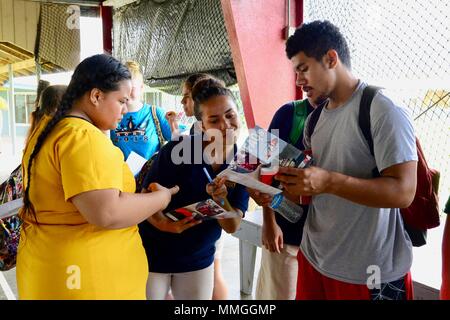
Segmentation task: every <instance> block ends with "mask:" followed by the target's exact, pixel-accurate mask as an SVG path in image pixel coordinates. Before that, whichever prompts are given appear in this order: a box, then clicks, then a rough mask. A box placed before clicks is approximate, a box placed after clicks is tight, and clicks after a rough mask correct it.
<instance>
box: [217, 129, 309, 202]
mask: <svg viewBox="0 0 450 320" xmlns="http://www.w3.org/2000/svg"><path fill="white" fill-rule="evenodd" d="M311 162H312V158H311V156H309V155H307V154H306V153H305V152H302V151H300V150H298V149H297V148H295V147H294V146H292V145H291V144H289V143H287V142H286V141H283V140H281V139H280V138H279V137H277V136H276V135H274V134H272V133H269V132H267V131H266V130H264V129H262V128H261V127H258V126H256V127H255V128H254V129H251V130H250V131H249V136H248V138H247V140H246V141H245V143H244V145H243V146H242V147H241V148H240V149H239V150H238V152H237V153H236V155H235V157H234V159H233V161H232V162H231V163H230V165H229V167H228V168H227V169H225V170H224V171H222V172H221V173H220V174H219V175H218V176H219V177H220V176H226V177H227V178H228V180H230V181H233V182H236V183H239V184H242V185H244V186H246V187H249V188H252V189H255V190H258V191H260V192H262V193H266V194H270V195H276V194H278V193H280V192H282V190H281V189H280V188H279V183H278V182H277V181H276V180H273V179H272V178H273V176H275V175H276V173H277V172H278V168H279V167H296V168H306V167H308V166H309V165H310V164H311ZM269 175H270V176H271V177H269ZM267 179H269V180H270V183H267V181H266V180H267ZM261 180H263V181H261Z"/></svg>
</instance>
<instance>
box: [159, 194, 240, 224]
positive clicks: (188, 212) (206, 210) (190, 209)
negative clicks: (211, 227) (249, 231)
mask: <svg viewBox="0 0 450 320" xmlns="http://www.w3.org/2000/svg"><path fill="white" fill-rule="evenodd" d="M165 215H166V216H167V217H168V218H170V219H172V220H173V221H179V220H182V219H184V218H187V217H191V216H193V217H194V218H195V219H198V220H209V219H227V218H238V217H240V215H239V214H238V213H237V212H230V211H226V210H225V209H224V208H222V207H221V206H219V205H218V204H217V203H216V202H215V201H214V200H212V199H207V200H205V201H200V202H197V203H194V204H191V205H188V206H186V207H183V208H178V209H175V210H172V211H169V212H166V213H165Z"/></svg>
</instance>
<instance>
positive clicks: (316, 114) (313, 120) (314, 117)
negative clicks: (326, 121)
mask: <svg viewBox="0 0 450 320" xmlns="http://www.w3.org/2000/svg"><path fill="white" fill-rule="evenodd" d="M327 104H328V101H327V102H324V103H321V104H320V105H319V106H317V108H316V109H314V111H313V112H311V115H310V116H309V121H308V126H307V127H306V132H305V134H306V136H308V137H309V140H310V141H311V137H312V134H313V133H314V129H315V128H316V124H317V121H319V118H320V114H321V113H322V110H323V108H324V107H325V106H326V105H327Z"/></svg>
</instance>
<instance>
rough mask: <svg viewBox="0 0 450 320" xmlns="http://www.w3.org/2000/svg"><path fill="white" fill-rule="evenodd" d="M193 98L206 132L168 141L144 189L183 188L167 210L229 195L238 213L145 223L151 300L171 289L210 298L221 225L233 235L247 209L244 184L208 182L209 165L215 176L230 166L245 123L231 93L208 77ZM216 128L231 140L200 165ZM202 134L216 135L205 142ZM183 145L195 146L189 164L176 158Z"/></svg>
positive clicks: (175, 293)
mask: <svg viewBox="0 0 450 320" xmlns="http://www.w3.org/2000/svg"><path fill="white" fill-rule="evenodd" d="M192 96H193V99H194V101H195V104H196V105H198V108H197V107H196V108H195V110H196V114H195V116H196V118H197V119H199V120H201V121H202V122H201V123H202V131H203V133H202V134H201V135H189V136H183V138H182V139H180V141H171V142H169V143H168V144H166V145H165V146H164V147H163V148H162V149H161V151H160V152H159V153H158V155H157V157H156V158H155V160H154V162H153V164H152V166H151V169H150V171H149V174H148V175H147V177H146V179H145V182H144V187H145V186H146V185H148V184H149V183H150V182H158V183H160V184H162V185H164V186H173V185H179V186H180V192H179V193H178V194H177V195H175V196H174V197H173V201H172V202H171V203H170V205H169V206H168V207H167V210H165V211H166V212H169V211H171V210H174V209H178V208H182V207H184V206H186V205H191V204H193V203H197V202H199V201H204V200H206V199H208V198H210V197H212V198H213V199H214V200H215V201H216V202H217V203H220V202H221V201H222V200H224V198H225V196H226V197H227V198H228V200H229V203H230V207H228V208H227V209H226V210H228V211H234V212H236V217H235V218H228V219H221V220H216V219H211V220H204V221H202V222H201V223H200V221H198V220H195V219H193V218H192V217H187V218H184V219H182V220H179V221H177V222H174V221H172V220H170V219H169V218H167V217H166V216H165V215H164V214H163V213H160V214H158V215H155V216H154V217H151V218H150V219H148V220H147V221H146V222H143V223H141V224H140V225H139V231H140V233H141V236H142V240H143V243H144V247H145V249H146V252H147V257H148V259H149V261H148V262H149V268H150V269H149V272H150V273H149V279H148V288H147V298H148V299H150V300H153V299H157V300H162V299H165V298H166V296H167V294H168V292H169V290H170V289H171V290H172V295H173V297H174V299H177V300H180V299H181V300H183V299H189V300H197V299H198V300H204V299H208V300H209V299H211V298H212V296H213V287H214V286H215V282H214V273H215V272H214V267H213V264H214V263H215V260H214V253H215V250H216V248H215V247H216V245H215V244H216V241H217V240H218V239H219V237H220V235H221V232H222V229H224V230H225V231H226V232H228V233H233V232H235V231H236V230H237V228H238V226H239V224H240V221H241V218H240V217H242V215H243V213H244V212H245V211H246V210H247V207H248V193H247V191H246V190H245V187H243V186H241V185H238V184H236V185H234V186H229V187H225V184H224V182H225V179H224V178H218V179H215V180H214V183H213V184H209V183H208V179H207V177H206V176H205V172H204V171H203V169H206V170H207V171H208V173H209V175H210V176H211V177H215V176H216V175H217V174H218V173H219V172H221V171H222V170H224V169H225V168H226V167H227V166H228V164H227V163H226V161H225V160H226V159H228V157H229V156H230V155H231V156H233V155H234V153H235V152H236V149H237V148H236V146H235V142H236V139H237V136H238V133H239V128H240V122H239V117H238V112H237V108H236V104H235V102H234V99H233V96H232V94H231V92H230V91H229V90H228V89H227V88H225V87H224V86H223V85H222V83H221V82H219V81H217V80H215V79H204V80H201V81H198V82H197V83H196V84H195V86H194V87H193V88H192ZM214 129H215V131H217V132H219V133H220V134H221V135H222V137H226V138H227V139H226V143H224V144H223V145H219V146H218V149H219V148H220V147H221V148H222V149H223V153H222V156H223V159H220V161H219V162H217V161H211V162H210V161H208V159H205V157H204V156H202V157H201V159H200V161H201V163H197V162H196V161H195V159H196V157H195V156H194V153H195V150H201V151H202V153H201V154H202V155H204V154H205V152H204V151H205V149H206V148H208V146H210V145H211V143H212V141H211V139H212V138H211V136H210V134H211V130H213V131H214ZM203 135H206V137H205V138H211V139H206V141H203V140H205V139H202V137H203ZM196 143H198V144H200V145H196ZM180 144H184V145H185V146H187V147H186V148H183V150H184V151H183V152H187V150H186V149H187V148H188V147H190V149H189V150H190V151H191V156H192V157H191V156H188V158H189V159H188V161H187V163H186V162H184V163H181V164H175V163H174V160H173V156H174V153H176V152H177V151H176V150H179V149H178V148H179V147H180ZM215 150H217V149H215ZM197 160H198V159H197ZM207 185H208V187H206V186H207ZM239 216H240V217H239Z"/></svg>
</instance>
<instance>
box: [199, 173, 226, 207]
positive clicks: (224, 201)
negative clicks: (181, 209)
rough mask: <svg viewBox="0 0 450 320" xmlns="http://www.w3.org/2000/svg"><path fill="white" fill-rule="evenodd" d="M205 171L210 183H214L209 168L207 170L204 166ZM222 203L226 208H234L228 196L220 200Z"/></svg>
mask: <svg viewBox="0 0 450 320" xmlns="http://www.w3.org/2000/svg"><path fill="white" fill-rule="evenodd" d="M203 172H204V173H205V175H206V178H207V179H208V181H209V183H211V184H214V181H213V179H212V178H211V176H210V175H209V172H208V170H206V168H205V167H203ZM220 205H221V206H222V207H224V208H225V209H226V210H232V209H233V208H232V207H231V205H230V203H229V202H228V200H227V198H224V199H222V200H221V201H220Z"/></svg>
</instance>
